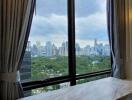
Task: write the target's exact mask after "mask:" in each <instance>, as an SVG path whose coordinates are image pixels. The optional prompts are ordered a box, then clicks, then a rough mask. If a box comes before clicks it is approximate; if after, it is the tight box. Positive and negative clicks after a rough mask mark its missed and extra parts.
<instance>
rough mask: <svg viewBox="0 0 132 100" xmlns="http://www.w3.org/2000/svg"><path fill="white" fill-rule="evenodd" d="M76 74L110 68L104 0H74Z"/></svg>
mask: <svg viewBox="0 0 132 100" xmlns="http://www.w3.org/2000/svg"><path fill="white" fill-rule="evenodd" d="M75 16H76V17H75V22H76V66H77V67H76V71H77V74H82V73H88V72H94V71H100V70H105V69H109V68H110V47H109V42H108V36H107V18H106V0H75Z"/></svg>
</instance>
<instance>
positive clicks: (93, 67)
mask: <svg viewBox="0 0 132 100" xmlns="http://www.w3.org/2000/svg"><path fill="white" fill-rule="evenodd" d="M31 61H32V80H39V79H46V78H51V77H56V76H63V75H68V57H62V56H58V57H33V58H32V60H31ZM105 69H110V57H103V56H101V57H100V56H77V58H76V72H77V74H83V73H88V72H95V71H100V70H105ZM103 77H106V76H105V75H103V76H97V77H92V78H88V79H81V80H77V84H80V83H84V82H88V81H91V80H95V79H99V78H103ZM59 88H61V87H60V85H59V84H57V85H52V86H48V87H43V88H39V89H35V90H33V91H32V95H33V94H38V93H41V92H45V91H51V90H55V89H59Z"/></svg>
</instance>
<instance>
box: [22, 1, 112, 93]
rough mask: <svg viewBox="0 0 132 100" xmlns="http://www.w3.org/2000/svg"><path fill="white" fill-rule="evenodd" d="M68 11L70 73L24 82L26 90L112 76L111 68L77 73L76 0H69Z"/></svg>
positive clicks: (71, 84) (72, 84)
mask: <svg viewBox="0 0 132 100" xmlns="http://www.w3.org/2000/svg"><path fill="white" fill-rule="evenodd" d="M67 13H68V15H67V16H68V72H69V73H68V75H66V76H60V77H54V78H48V79H44V80H37V81H28V82H22V87H23V90H24V91H28V90H32V89H36V88H41V87H45V86H50V85H56V84H60V83H64V82H70V86H74V85H76V80H79V79H85V78H91V77H96V76H101V75H108V76H111V72H112V71H111V69H107V70H102V71H97V72H91V73H85V74H80V75H76V51H75V0H67Z"/></svg>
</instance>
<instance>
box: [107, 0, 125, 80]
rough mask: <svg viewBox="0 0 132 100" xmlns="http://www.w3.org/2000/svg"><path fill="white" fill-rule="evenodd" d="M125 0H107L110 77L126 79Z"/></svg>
mask: <svg viewBox="0 0 132 100" xmlns="http://www.w3.org/2000/svg"><path fill="white" fill-rule="evenodd" d="M125 1H126V0H108V1H107V17H108V36H109V43H110V48H111V58H112V75H113V77H116V78H126V72H125V61H126V10H125Z"/></svg>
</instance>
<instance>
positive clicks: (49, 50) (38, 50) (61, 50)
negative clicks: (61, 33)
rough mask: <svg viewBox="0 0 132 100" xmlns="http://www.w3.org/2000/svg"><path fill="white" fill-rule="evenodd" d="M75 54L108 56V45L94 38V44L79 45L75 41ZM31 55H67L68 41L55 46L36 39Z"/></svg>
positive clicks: (49, 42)
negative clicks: (43, 43)
mask: <svg viewBox="0 0 132 100" xmlns="http://www.w3.org/2000/svg"><path fill="white" fill-rule="evenodd" d="M75 47H76V55H87V56H88V55H100V56H109V55H110V47H109V45H108V44H102V43H99V42H98V40H97V39H95V40H94V46H90V45H86V46H85V47H83V48H82V47H81V46H80V44H79V43H76V46H75ZM30 48H31V49H30V50H31V55H32V56H33V57H37V56H47V57H51V56H68V42H67V41H66V42H62V43H61V46H60V47H57V46H56V45H55V44H54V43H52V42H51V41H47V42H46V44H45V45H42V44H41V42H40V41H37V42H36V43H35V44H33V45H32V46H31V47H30Z"/></svg>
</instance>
